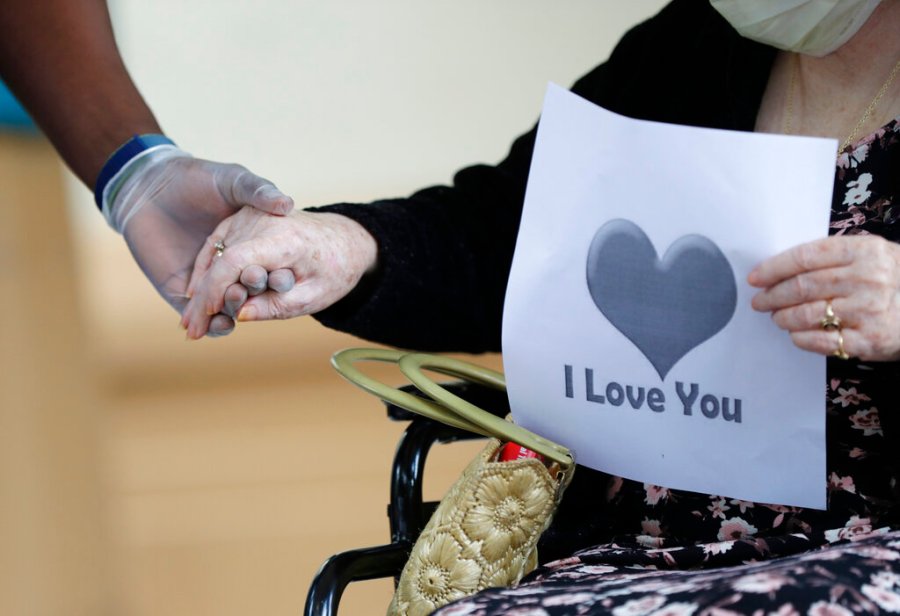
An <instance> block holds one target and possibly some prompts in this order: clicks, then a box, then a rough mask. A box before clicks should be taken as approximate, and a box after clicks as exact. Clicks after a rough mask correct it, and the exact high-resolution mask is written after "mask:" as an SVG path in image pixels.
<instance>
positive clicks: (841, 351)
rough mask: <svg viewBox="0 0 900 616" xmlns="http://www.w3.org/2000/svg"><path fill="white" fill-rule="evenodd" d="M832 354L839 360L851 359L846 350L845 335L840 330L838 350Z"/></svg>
mask: <svg viewBox="0 0 900 616" xmlns="http://www.w3.org/2000/svg"><path fill="white" fill-rule="evenodd" d="M831 354H832V355H833V356H834V357H837V358H838V359H850V356H849V355H847V351H845V350H844V335H843V334H842V333H841V332H840V330H838V340H837V348H836V349H835V350H834V351H833V352H832V353H831Z"/></svg>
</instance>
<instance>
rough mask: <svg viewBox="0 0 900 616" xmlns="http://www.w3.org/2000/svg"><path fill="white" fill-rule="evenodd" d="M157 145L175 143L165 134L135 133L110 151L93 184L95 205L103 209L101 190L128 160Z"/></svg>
mask: <svg viewBox="0 0 900 616" xmlns="http://www.w3.org/2000/svg"><path fill="white" fill-rule="evenodd" d="M159 145H175V142H174V141H172V140H171V139H169V138H168V137H166V136H165V135H156V134H150V135H135V136H134V137H132V138H131V139H129V140H128V141H126V142H125V143H123V144H122V145H121V146H119V148H118V149H117V150H116V151H115V152H113V153H112V156H110V157H109V158H108V159H107V160H106V163H104V165H103V168H102V169H100V175H98V176H97V183H96V184H95V185H94V201H95V202H96V203H97V207H99V208H100V209H101V210H102V209H103V190H104V189H105V188H106V185H107V184H109V181H110V180H111V179H112V178H113V176H115V175H116V174H117V173H118V172H119V171H120V170H121V169H122V167H124V166H125V165H126V164H127V163H128V161H130V160H131V159H132V158H134V157H135V156H137V155H138V154H140V153H141V152H143V151H144V150H149V149H150V148H155V147H156V146H159Z"/></svg>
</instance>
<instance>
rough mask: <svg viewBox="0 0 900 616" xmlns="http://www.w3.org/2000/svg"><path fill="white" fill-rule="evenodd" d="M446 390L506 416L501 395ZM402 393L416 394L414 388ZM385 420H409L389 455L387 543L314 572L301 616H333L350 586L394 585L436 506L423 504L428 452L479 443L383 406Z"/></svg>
mask: <svg viewBox="0 0 900 616" xmlns="http://www.w3.org/2000/svg"><path fill="white" fill-rule="evenodd" d="M445 387H447V389H448V390H449V391H451V392H452V393H455V394H456V395H458V396H460V397H462V398H463V399H465V400H468V401H469V402H472V403H473V404H476V405H477V406H480V407H481V408H483V409H487V410H489V411H490V412H491V413H493V414H495V415H498V416H501V417H504V416H506V414H507V413H509V403H508V401H507V399H506V394H505V393H504V392H501V391H497V390H493V389H489V388H487V387H482V386H478V385H473V384H470V383H453V384H449V385H445ZM404 390H405V391H407V392H409V393H412V394H417V393H418V391H417V390H416V389H415V388H412V387H408V388H405V389H404ZM387 414H388V417H389V418H390V419H392V420H394V421H409V425H408V426H407V427H406V429H405V430H404V432H403V435H402V436H401V437H400V442H399V443H398V444H397V449H396V452H395V454H394V461H393V464H392V467H391V478H390V504H389V505H388V508H387V515H388V520H389V525H390V532H391V542H390V543H387V544H384V545H379V546H374V547H369V548H360V549H356V550H348V551H346V552H341V553H340V554H335V555H334V556H332V557H331V558H329V559H328V560H327V561H325V563H323V564H322V566H321V567H320V568H319V571H318V573H316V575H315V577H314V578H313V580H312V583H311V584H310V588H309V592H308V594H307V596H306V606H305V608H304V611H303V613H304V615H305V616H335V615H336V614H337V613H338V607H339V604H340V600H341V596H342V595H343V593H344V590H345V589H346V587H347V586H348V585H349V584H350V583H351V582H359V581H364V580H374V579H380V578H387V577H393V578H394V583H395V584H396V581H397V578H398V577H399V575H400V572H401V570H402V569H403V566H404V565H405V564H406V560H407V558H409V553H410V551H411V550H412V546H413V544H414V543H415V541H416V538H417V537H418V536H419V533H420V532H422V529H423V528H424V527H425V524H427V523H428V519H429V518H430V517H431V514H432V513H433V512H434V510H435V508H436V507H437V505H438V503H437V502H423V497H422V485H423V475H424V471H425V462H426V460H427V458H428V453H429V451H431V447H432V446H433V445H435V444H446V443H453V442H457V441H465V440H473V439H481V438H484V437H482V436H480V435H477V434H473V433H471V432H467V431H464V430H460V429H457V428H452V427H450V426H446V425H444V424H441V423H438V422H435V421H432V420H430V419H427V418H425V417H421V416H419V415H416V414H414V413H410V412H409V411H406V410H404V409H402V408H400V407H397V406H395V405H393V404H388V405H387Z"/></svg>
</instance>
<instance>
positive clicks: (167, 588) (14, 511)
mask: <svg viewBox="0 0 900 616" xmlns="http://www.w3.org/2000/svg"><path fill="white" fill-rule="evenodd" d="M662 4H663V2H662V0H630V1H629V2H613V1H610V0H569V1H566V2H555V3H551V2H547V1H546V0H544V1H539V0H491V1H490V2H485V1H484V0H480V1H478V0H453V1H449V0H430V1H429V2H421V1H418V2H416V1H413V0H382V1H379V2H373V1H372V0H367V1H364V0H333V1H330V2H322V1H318V2H313V1H310V0H303V1H294V2H288V1H286V0H285V1H278V2H276V1H270V2H266V3H259V2H255V3H253V2H246V1H238V0H216V1H213V0H194V1H192V2H184V1H183V0H154V2H143V1H140V0H112V5H111V9H112V12H113V16H114V22H115V27H116V32H117V36H118V39H119V42H120V46H121V49H122V53H123V55H124V57H125V59H126V62H127V64H128V66H129V68H130V70H131V72H132V74H133V77H134V79H135V81H136V82H137V83H138V84H139V86H140V88H141V90H142V92H143V93H144V94H145V96H146V98H147V100H148V101H149V102H150V104H151V106H152V107H153V109H154V110H155V112H156V114H157V116H158V118H159V120H160V122H161V123H162V125H163V126H164V128H165V130H166V131H167V132H168V134H169V135H171V136H172V137H173V138H174V139H175V140H176V141H177V142H178V143H179V144H180V145H181V146H182V147H183V148H185V149H186V150H188V151H190V152H192V153H194V154H195V155H197V156H201V157H205V158H210V159H214V160H222V161H235V162H240V163H242V164H244V165H246V166H248V167H249V168H251V169H252V170H254V171H256V172H257V173H259V174H261V175H265V176H267V177H269V178H270V179H272V180H273V181H275V182H276V183H277V184H278V185H279V186H280V187H281V188H282V189H283V190H285V191H286V192H288V193H290V194H292V195H293V196H294V198H295V199H296V200H297V202H298V204H300V205H302V206H306V205H312V204H321V203H329V202H334V201H339V200H370V199H373V198H375V197H379V196H386V195H398V194H401V195H402V194H406V193H408V192H410V191H412V190H414V189H416V188H419V187H421V186H424V185H427V184H433V183H439V182H447V181H449V179H450V177H451V176H452V173H453V172H454V171H455V170H456V169H458V168H460V167H462V166H464V165H467V164H472V163H476V162H495V161H497V160H499V159H500V158H502V156H503V155H504V153H505V151H506V149H507V147H508V145H509V144H510V142H511V141H512V138H513V137H515V136H516V135H518V134H520V133H521V132H523V131H525V130H527V129H528V128H530V126H531V125H532V124H533V123H534V121H535V120H536V118H537V116H538V114H539V110H540V105H541V101H542V97H543V92H544V89H545V87H546V84H547V82H548V81H555V82H557V83H560V84H564V85H568V84H570V83H571V82H572V81H573V80H574V79H575V78H577V77H578V76H579V75H581V74H583V73H584V72H586V71H587V70H589V69H590V68H591V67H593V66H594V65H596V64H597V63H598V62H599V61H601V60H602V59H604V58H605V57H606V56H607V55H608V53H609V51H610V49H611V48H612V45H613V44H614V42H615V41H616V40H617V39H618V38H619V36H620V35H621V34H622V33H623V32H624V31H625V30H626V29H627V28H628V27H629V26H631V25H632V24H634V23H636V22H638V21H640V20H642V19H644V18H645V17H647V16H649V15H651V14H653V13H654V12H656V11H657V10H658V9H659V7H660V6H661V5H662ZM0 153H3V154H6V155H8V159H9V160H19V161H25V160H27V164H28V169H27V172H28V173H37V174H43V175H41V176H40V177H44V178H45V180H44V181H43V183H44V184H45V185H46V187H47V188H46V190H45V191H44V192H42V193H41V194H40V195H36V194H35V193H34V192H33V191H25V190H16V187H17V186H21V178H22V177H24V176H23V174H24V173H25V171H23V170H21V169H19V170H7V172H4V173H3V174H2V175H0V188H2V190H3V198H4V200H5V201H12V202H16V203H19V204H20V205H21V208H26V209H28V208H31V207H32V206H33V205H34V203H36V202H37V201H38V199H39V200H40V202H41V206H42V207H44V208H45V209H43V210H40V211H41V212H52V213H53V214H52V215H53V216H55V217H58V218H59V221H60V224H59V225H58V228H57V229H56V230H55V231H54V232H53V233H52V234H49V235H48V234H47V232H46V219H44V218H42V217H32V218H29V219H27V220H25V219H21V217H13V218H10V219H9V222H7V221H6V220H4V221H3V223H2V226H3V227H5V229H6V230H7V231H8V232H9V233H5V234H2V235H0V238H2V239H3V243H4V251H2V252H0V257H3V259H4V260H7V259H8V260H9V262H10V263H14V262H27V261H23V260H27V259H33V258H35V256H36V255H37V254H46V252H47V247H48V246H54V247H56V248H57V249H58V248H59V247H60V246H62V247H63V248H64V251H63V255H62V258H58V259H56V260H54V261H53V262H52V263H62V265H56V266H54V265H52V264H49V265H47V266H46V267H43V268H42V269H41V270H39V271H41V272H42V275H43V276H45V277H43V278H36V277H33V276H31V277H29V276H25V275H24V274H23V273H21V272H18V273H16V274H15V276H13V274H11V273H9V271H7V273H5V274H4V276H5V278H4V279H3V281H2V282H3V283H4V285H8V286H5V287H4V288H7V289H12V290H16V289H21V288H23V286H24V288H26V289H28V293H27V297H29V298H31V300H32V301H31V303H23V304H22V306H21V311H20V312H21V314H20V313H19V312H15V313H14V315H17V320H16V321H15V323H12V324H10V319H9V315H8V319H7V323H8V326H7V327H5V328H4V329H0V335H2V336H3V338H2V348H3V355H0V360H2V362H3V368H4V371H3V372H4V373H5V374H6V375H7V377H8V378H7V379H6V380H5V381H4V390H5V393H4V394H3V398H0V403H2V406H0V419H3V420H4V421H5V422H6V423H5V424H4V425H8V426H14V427H15V428H16V430H18V432H9V431H8V430H7V431H6V433H5V434H6V436H7V439H8V440H10V441H11V442H15V443H19V444H21V443H23V442H26V441H25V440H23V439H27V442H28V443H29V447H28V448H23V447H21V446H20V447H19V448H18V449H16V448H12V449H9V451H11V452H13V453H11V454H9V455H16V456H18V457H16V458H15V459H12V460H10V461H9V464H7V465H5V467H6V468H7V469H9V468H17V469H24V468H27V467H28V464H30V463H31V462H34V460H38V464H39V468H41V469H44V470H45V471H46V472H41V473H37V472H27V473H26V472H25V470H22V471H21V472H18V473H14V475H15V477H17V478H18V479H16V481H14V482H13V483H11V484H8V485H11V486H13V487H5V488H4V489H3V491H2V492H0V498H2V507H0V513H2V514H4V519H5V520H7V521H9V520H12V522H8V526H7V530H6V531H5V532H6V534H0V539H4V538H5V539H10V540H11V541H13V542H14V543H15V544H16V545H17V546H19V548H18V549H17V550H15V551H7V552H6V554H7V555H6V556H4V557H3V559H2V560H0V566H2V569H0V570H2V571H4V572H13V573H12V574H10V575H9V576H8V578H9V581H7V583H6V586H5V587H3V588H0V590H4V589H13V590H14V592H13V594H12V595H9V596H13V595H14V596H15V597H16V601H17V602H13V601H9V602H8V605H9V606H10V607H9V609H8V610H7V609H4V610H0V611H2V613H4V614H7V613H9V614H77V613H84V614H96V613H114V614H137V615H144V614H147V615H149V614H160V613H165V614H170V615H180V614H185V615H187V614H191V615H195V614H217V615H230V614H235V615H236V614H246V613H265V614H292V613H293V614H295V613H298V612H299V611H300V610H301V609H302V605H303V600H304V597H305V593H306V588H307V585H308V583H309V580H310V578H311V577H312V575H313V572H314V571H315V569H316V567H317V566H318V564H319V563H321V562H322V560H324V558H326V557H327V556H328V555H329V554H331V553H334V552H336V551H340V550H343V549H348V548H351V547H358V546H362V545H374V544H378V543H383V542H385V541H386V540H387V539H388V537H387V523H386V519H385V518H384V505H385V500H386V498H387V495H386V492H387V473H388V466H389V462H390V457H391V454H392V451H393V447H394V444H395V442H396V438H397V435H398V434H399V430H400V429H401V427H400V426H395V425H391V424H389V423H388V422H387V421H386V420H385V419H384V417H383V413H382V412H381V411H380V410H379V408H378V403H377V402H375V401H374V400H369V399H367V398H366V396H365V395H363V394H361V393H357V392H356V391H355V390H352V388H351V387H350V386H349V385H345V384H344V383H342V382H341V381H340V379H338V377H336V376H334V375H332V374H331V373H330V371H329V368H328V366H327V359H328V356H329V355H330V353H331V352H333V351H334V350H336V349H337V348H340V347H343V346H347V345H349V344H355V343H357V341H354V340H353V339H351V338H350V337H348V336H344V335H341V334H337V333H334V332H328V331H326V330H324V329H323V328H321V327H319V326H318V325H316V324H315V323H314V322H313V321H312V320H311V319H300V320H295V321H292V322H287V323H267V324H250V325H248V326H242V327H240V328H238V330H237V331H236V332H235V333H234V334H233V335H232V336H230V337H228V338H226V339H221V340H204V341H200V342H197V343H188V342H185V341H184V340H183V339H182V334H181V333H180V331H179V330H178V329H177V327H176V323H177V315H175V313H174V312H171V309H170V308H168V307H167V306H166V305H165V304H164V303H163V302H162V301H161V300H160V299H159V298H158V297H157V296H156V295H155V292H154V291H153V290H152V288H150V285H149V284H148V283H147V282H146V281H145V280H144V278H143V276H142V275H141V274H140V272H139V271H138V270H137V268H136V266H134V264H133V263H132V261H131V258H130V256H129V255H128V253H127V250H126V249H125V248H124V246H123V244H122V242H121V240H120V238H118V237H117V236H116V235H115V234H114V233H113V232H112V231H110V230H109V229H108V228H106V226H105V223H104V222H103V221H102V218H101V217H100V216H99V215H98V214H97V213H96V211H95V208H94V206H93V204H92V202H91V197H90V194H89V193H88V191H87V190H85V189H84V188H83V187H82V186H80V185H79V184H77V182H76V181H75V180H73V179H72V178H71V176H69V175H68V174H67V173H66V172H63V173H60V170H59V164H58V163H57V162H56V161H55V159H54V156H53V153H52V152H51V151H49V149H47V148H45V147H42V146H41V145H39V144H34V143H31V142H28V140H25V142H23V141H21V140H18V139H7V140H4V141H3V142H2V143H0ZM25 153H28V155H27V156H26V154H25ZM5 160H6V159H5ZM29 177H30V176H29ZM54 187H56V188H54ZM53 208H56V210H55V212H54V210H53ZM63 213H67V216H63ZM66 221H68V223H67V224H69V225H70V226H69V228H67V227H66V226H64V225H65V224H66ZM13 229H18V232H17V233H13V232H11V230H13ZM21 237H28V238H29V241H28V242H14V241H13V240H12V239H9V238H21ZM70 238H71V244H70V243H69V242H70ZM9 246H12V250H11V251H10V250H6V248H8V247H9ZM54 254H56V253H54ZM57 256H58V255H57ZM42 263H43V261H42ZM7 269H8V268H7V267H5V266H4V267H3V268H0V271H3V270H7ZM53 272H56V273H55V274H54V273H53ZM54 275H55V276H57V278H52V276H54ZM48 288H52V289H54V290H55V291H57V292H56V293H50V292H49V291H48ZM60 293H61V294H60ZM48 315H50V316H52V317H53V318H52V319H51V318H50V316H48ZM72 332H75V333H74V334H73V333H72ZM26 341H30V342H26ZM26 360H27V361H26ZM482 361H484V362H486V363H491V364H493V365H499V363H500V361H499V358H496V357H494V358H483V359H482ZM387 378H392V377H387ZM21 384H24V385H25V386H24V387H22V386H21ZM17 385H19V386H18V387H16V386H17ZM13 391H15V395H13V393H12V392H13ZM29 417H39V418H40V421H37V420H35V421H29V420H28V418H29ZM73 418H74V419H73ZM63 419H65V421H62V420H63ZM13 420H14V421H13ZM76 420H77V421H76ZM73 425H74V427H71V426H73ZM48 426H57V427H56V428H52V429H51V428H50V427H48ZM58 426H70V427H68V428H66V430H65V432H64V433H60V430H61V428H58ZM84 426H89V428H85V427H84ZM23 435H24V436H23ZM4 442H6V441H4ZM449 449H452V448H448V450H449ZM463 449H465V448H463ZM16 452H18V453H16ZM41 452H43V453H41ZM470 455H471V450H453V451H447V452H443V451H442V452H440V453H439V454H438V456H437V458H436V459H435V461H434V463H433V466H434V471H433V472H432V471H431V470H430V471H429V472H431V473H432V474H431V475H430V477H433V478H434V479H433V481H432V482H431V483H430V484H429V486H427V488H428V489H429V490H430V491H431V493H432V496H433V497H437V496H438V495H439V494H440V492H441V490H442V489H443V487H445V486H446V485H447V483H448V482H449V481H451V480H452V478H453V477H454V476H455V474H456V473H457V472H458V470H459V468H461V465H462V463H463V462H464V461H465V459H466V458H467V457H469V456H470ZM4 477H6V475H4ZM61 486H65V487H66V489H65V490H62V488H61ZM57 493H59V494H60V496H59V498H62V497H65V499H66V500H65V511H66V512H68V514H67V515H63V514H61V513H58V512H57V514H54V515H49V514H46V512H45V513H44V514H41V515H33V512H36V511H37V512H39V511H46V509H47V507H45V505H46V502H47V501H48V499H49V500H50V501H51V502H53V498H54V497H53V496H52V495H54V494H57ZM48 494H49V495H51V496H48ZM23 499H24V500H23ZM13 502H18V503H23V502H24V503H31V505H29V507H31V508H30V509H29V508H28V507H25V506H24V505H22V506H18V505H17V506H15V507H13V506H12V505H11V503H13ZM50 509H54V510H56V509H59V503H56V504H55V505H53V506H52V507H50ZM29 512H32V513H29ZM72 537H78V538H79V540H78V541H75V540H73V539H72ZM51 539H52V540H51ZM10 545H11V544H10ZM78 554H81V555H84V556H85V560H79V559H78V558H77V555H78ZM73 555H76V556H73ZM26 556H27V557H26ZM51 562H52V563H54V564H53V567H50V569H48V566H49V565H48V563H51ZM48 570H50V571H51V573H52V575H51V574H48V573H47V571H48ZM57 570H59V571H57ZM2 594H4V593H3V592H0V595H2ZM389 595H390V586H389V585H388V584H385V583H367V584H364V585H361V587H360V589H355V590H352V591H350V594H349V595H348V596H347V602H346V607H345V609H344V610H343V613H345V614H371V613H373V611H374V612H380V611H381V610H382V606H386V604H387V602H388V598H389ZM46 596H52V597H55V599H54V600H52V601H51V600H41V601H38V600H37V598H38V597H46ZM61 605H62V606H66V607H65V608H61V607H60V606H61ZM374 606H377V608H376V607H374Z"/></svg>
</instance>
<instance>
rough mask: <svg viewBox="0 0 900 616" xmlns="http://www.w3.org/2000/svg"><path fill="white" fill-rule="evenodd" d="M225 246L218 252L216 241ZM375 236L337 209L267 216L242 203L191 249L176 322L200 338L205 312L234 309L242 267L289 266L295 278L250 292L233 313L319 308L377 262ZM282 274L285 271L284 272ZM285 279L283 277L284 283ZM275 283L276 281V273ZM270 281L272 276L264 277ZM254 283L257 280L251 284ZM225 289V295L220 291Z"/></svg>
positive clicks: (283, 314)
mask: <svg viewBox="0 0 900 616" xmlns="http://www.w3.org/2000/svg"><path fill="white" fill-rule="evenodd" d="M217 241H223V242H224V243H225V245H226V246H227V248H226V249H225V251H224V252H223V253H222V254H221V256H217V255H216V250H215V248H214V245H215V243H216V242H217ZM376 259H377V246H376V243H375V239H374V238H373V237H372V236H371V235H370V234H369V233H368V231H366V230H365V229H364V228H363V227H362V226H360V225H359V224H358V223H357V222H355V221H353V220H351V219H349V218H347V217H345V216H341V215H338V214H331V213H319V212H316V213H313V212H304V211H295V212H293V213H291V214H290V215H288V216H284V217H274V216H268V215H266V214H264V213H262V212H260V211H258V210H255V209H252V208H244V209H243V210H241V211H240V212H238V213H237V214H235V215H234V216H232V217H231V218H229V219H227V220H225V221H224V222H223V223H222V224H221V225H219V227H218V228H217V229H216V230H215V231H214V232H213V233H212V234H211V235H210V237H209V238H208V240H207V245H206V247H205V248H204V250H202V251H201V252H200V254H199V255H198V256H197V261H196V264H195V268H194V273H193V275H192V278H191V285H190V293H191V295H192V297H191V300H190V302H189V303H188V305H187V307H186V308H185V310H184V314H183V317H182V325H184V326H185V327H186V328H187V335H188V337H189V338H195V339H196V338H199V337H201V336H202V335H203V333H204V332H205V331H206V328H207V327H208V323H209V319H210V315H214V314H216V313H219V312H221V311H222V310H223V309H226V307H227V309H228V310H236V306H237V305H238V303H239V302H240V300H241V299H242V297H241V296H240V294H239V292H236V291H235V288H234V285H235V284H236V283H238V282H240V281H241V280H243V279H244V278H245V276H246V272H248V271H250V272H253V271H254V270H255V271H256V272H257V275H261V273H260V269H259V268H261V269H262V270H265V271H269V272H273V274H271V275H270V278H271V277H272V276H274V273H275V271H276V270H279V269H281V270H289V271H290V272H291V273H292V274H293V278H294V279H295V280H296V285H294V286H293V288H291V289H290V290H289V291H287V292H283V293H277V292H274V291H272V290H269V291H264V292H262V293H259V294H258V295H255V296H252V297H249V299H247V300H246V303H244V304H243V306H242V307H240V312H238V320H239V321H262V320H269V319H288V318H292V317H297V316H301V315H307V314H313V313H316V312H319V311H320V310H324V309H325V308H327V307H329V306H331V305H332V304H334V303H335V302H337V301H338V300H340V299H342V298H343V297H344V296H346V295H347V294H348V293H349V292H350V291H352V290H353V288H354V287H356V285H357V283H359V281H360V279H361V278H362V277H363V275H365V274H366V273H368V272H371V271H372V270H373V269H374V268H375V264H376ZM284 277H285V278H286V279H287V278H289V277H288V276H287V275H286V274H284ZM288 282H290V281H289V280H285V282H284V286H287V283H288ZM276 283H277V281H276ZM269 284H270V286H272V284H273V283H272V281H271V280H270V282H269ZM257 286H258V285H257ZM226 296H227V297H226Z"/></svg>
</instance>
